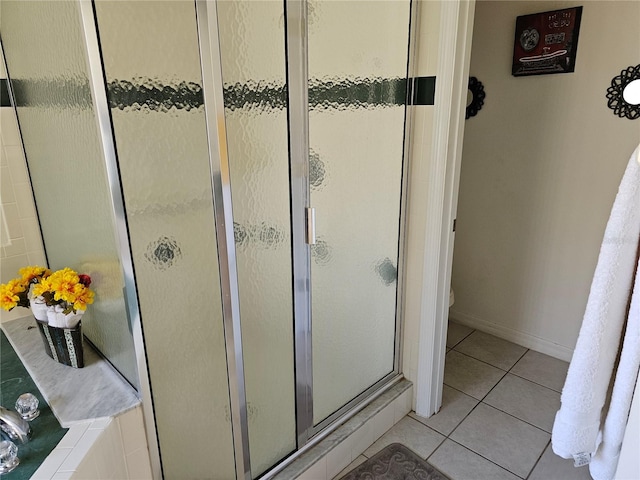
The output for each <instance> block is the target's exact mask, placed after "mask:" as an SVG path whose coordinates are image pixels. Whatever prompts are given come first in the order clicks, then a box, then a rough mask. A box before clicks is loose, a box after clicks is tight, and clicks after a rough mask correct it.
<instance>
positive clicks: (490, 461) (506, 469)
mask: <svg viewBox="0 0 640 480" xmlns="http://www.w3.org/2000/svg"><path fill="white" fill-rule="evenodd" d="M449 440H451V441H452V442H453V443H455V444H456V445H460V446H461V447H462V448H464V449H466V450H469V451H470V452H471V453H475V454H476V455H478V456H479V457H482V458H484V459H485V460H486V461H487V462H489V463H493V464H494V465H495V466H496V467H498V468H499V469H501V470H504V471H505V472H508V473H510V474H511V475H515V476H516V477H518V478H523V477H521V476H520V475H518V474H517V473H514V472H512V471H511V470H509V469H508V468H504V467H503V466H502V465H499V464H497V463H496V462H494V461H493V460H491V459H489V458H487V457H485V456H484V455H482V454H481V453H478V452H476V451H474V450H471V449H470V448H469V447H467V446H465V445H463V444H461V443H460V442H456V441H455V440H454V439H453V438H450V439H449ZM545 448H547V447H545ZM543 452H544V450H543ZM532 471H533V469H532ZM529 474H531V472H529ZM523 480H525V479H524V478H523Z"/></svg>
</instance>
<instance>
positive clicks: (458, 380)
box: [444, 350, 506, 400]
mask: <svg viewBox="0 0 640 480" xmlns="http://www.w3.org/2000/svg"><path fill="white" fill-rule="evenodd" d="M504 375H506V372H505V371H504V370H500V369H498V368H495V367H492V366H491V365H487V364H486V363H483V362H481V361H479V360H476V359H474V358H471V357H468V356H466V355H463V354H461V353H458V352H456V351H455V350H451V351H450V352H449V353H447V356H446V360H445V365H444V383H445V384H446V385H449V386H450V387H453V388H455V389H457V390H460V391H461V392H464V393H466V394H467V395H471V396H472V397H474V398H477V399H478V400H482V399H483V398H484V396H485V395H486V394H487V393H489V391H490V390H491V389H492V388H493V387H494V386H495V385H496V384H497V383H498V382H499V381H500V379H501V378H502V377H503V376H504Z"/></svg>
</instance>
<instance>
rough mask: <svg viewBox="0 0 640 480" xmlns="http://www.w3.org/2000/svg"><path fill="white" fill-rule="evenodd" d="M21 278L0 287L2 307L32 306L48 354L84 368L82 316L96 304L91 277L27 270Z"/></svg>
mask: <svg viewBox="0 0 640 480" xmlns="http://www.w3.org/2000/svg"><path fill="white" fill-rule="evenodd" d="M19 273H20V275H21V277H20V278H16V279H13V280H11V281H9V282H8V283H6V284H2V285H0V307H2V308H4V309H5V310H13V308H15V307H28V308H31V312H32V313H33V316H34V317H35V319H36V322H37V324H38V328H39V330H40V334H41V336H42V339H43V341H44V344H45V350H46V352H47V354H48V355H49V356H50V357H51V358H53V359H54V360H56V361H58V362H60V363H63V364H65V365H70V366H73V367H76V368H81V367H83V366H84V361H83V348H82V330H81V327H82V324H81V322H80V320H81V318H82V315H83V314H84V312H85V311H86V309H87V305H89V304H91V303H93V297H94V293H93V291H92V290H91V289H90V288H89V285H90V284H91V278H90V277H89V276H88V275H79V274H78V273H76V272H75V271H73V270H71V269H70V268H63V269H62V270H58V271H56V272H53V273H52V272H51V270H49V269H46V268H44V267H39V266H35V267H25V268H22V269H20V271H19Z"/></svg>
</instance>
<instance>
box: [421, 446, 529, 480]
mask: <svg viewBox="0 0 640 480" xmlns="http://www.w3.org/2000/svg"><path fill="white" fill-rule="evenodd" d="M427 461H428V462H429V463H430V464H431V465H433V466H434V467H435V468H437V469H438V470H440V471H441V472H442V473H444V474H445V475H447V476H448V477H449V478H451V479H453V480H519V478H518V477H517V476H515V475H514V474H513V473H511V472H508V471H507V470H505V469H504V468H501V467H499V466H498V465H496V464H495V463H492V462H490V461H489V460H487V459H486V458H483V457H481V456H480V455H478V454H477V453H474V452H472V451H471V450H469V449H467V448H465V447H463V446H462V445H458V444H457V443H455V442H452V441H451V440H449V439H447V440H445V441H444V442H443V443H442V445H440V446H439V447H438V449H437V450H436V451H435V452H434V453H433V455H431V456H430V457H429V458H428V460H427Z"/></svg>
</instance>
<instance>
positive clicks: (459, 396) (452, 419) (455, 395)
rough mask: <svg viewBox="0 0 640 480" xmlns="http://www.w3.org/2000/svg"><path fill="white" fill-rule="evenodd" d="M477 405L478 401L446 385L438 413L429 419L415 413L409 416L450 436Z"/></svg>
mask: <svg viewBox="0 0 640 480" xmlns="http://www.w3.org/2000/svg"><path fill="white" fill-rule="evenodd" d="M477 404H478V400H477V399H475V398H473V397H470V396H469V395H465V394H464V393H462V392H460V391H458V390H456V389H455V388H451V387H448V386H447V385H444V386H443V388H442V408H441V409H440V411H439V412H438V413H436V414H435V415H432V416H431V417H429V418H424V417H420V416H418V415H416V413H415V412H411V413H410V414H409V416H411V417H412V418H415V419H416V420H418V421H419V422H420V423H424V424H425V425H427V426H428V427H431V428H433V429H434V430H436V431H437V432H440V433H442V434H443V435H449V434H450V433H451V432H453V429H454V428H456V427H457V426H458V425H459V424H460V422H461V421H462V420H463V419H464V417H466V416H467V415H468V414H469V412H470V411H471V410H473V407H475V406H476V405H477Z"/></svg>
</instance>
